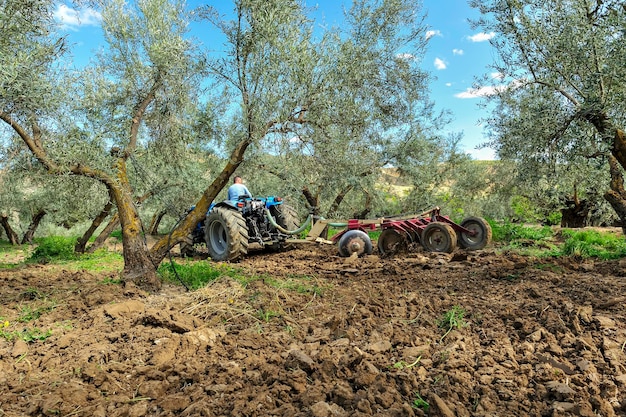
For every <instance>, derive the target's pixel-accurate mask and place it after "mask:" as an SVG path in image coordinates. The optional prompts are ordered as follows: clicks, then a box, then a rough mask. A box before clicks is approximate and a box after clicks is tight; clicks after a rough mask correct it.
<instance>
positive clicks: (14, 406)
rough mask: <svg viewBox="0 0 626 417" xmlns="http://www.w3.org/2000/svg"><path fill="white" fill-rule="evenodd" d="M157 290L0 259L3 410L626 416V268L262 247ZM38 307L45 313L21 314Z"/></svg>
mask: <svg viewBox="0 0 626 417" xmlns="http://www.w3.org/2000/svg"><path fill="white" fill-rule="evenodd" d="M236 266H237V267H238V268H242V269H243V270H244V271H246V273H247V274H250V275H252V276H253V277H254V278H253V279H251V280H250V282H249V283H247V285H242V284H240V283H239V282H237V281H235V280H232V279H230V278H226V277H224V278H220V279H217V280H216V281H215V282H214V283H213V284H211V285H209V286H208V287H206V288H205V289H202V290H198V291H194V292H187V291H185V289H184V288H183V287H182V286H176V285H172V284H166V285H165V286H164V287H163V289H162V290H161V292H160V293H158V294H147V293H145V292H143V291H141V290H139V289H137V288H135V287H133V286H132V285H123V284H120V283H116V282H115V281H114V278H115V276H111V275H110V274H109V275H107V274H94V273H89V272H68V271H63V270H60V269H59V267H56V268H53V267H51V266H36V265H30V266H23V267H20V268H18V269H3V270H0V317H2V319H3V320H5V322H4V324H2V323H0V326H6V327H4V329H5V331H7V329H15V328H16V326H18V327H19V326H23V327H24V328H25V329H27V331H28V329H31V331H32V328H38V329H40V330H41V332H42V333H44V334H45V332H49V333H48V335H49V337H47V338H45V340H33V341H32V342H28V343H27V342H25V341H23V340H15V339H13V340H7V338H0V390H1V391H0V393H1V395H0V416H41V415H49V416H89V417H91V416H179V415H180V416H315V417H326V416H370V415H379V416H423V415H429V416H446V417H447V416H589V417H591V416H625V415H626V307H625V300H626V298H625V296H626V278H624V276H625V275H626V263H622V262H620V261H590V260H585V261H579V260H576V259H548V260H546V259H541V260H539V259H534V258H527V257H522V256H519V255H514V254H506V253H504V254H502V253H496V252H495V251H494V250H493V248H488V249H487V250H483V251H479V252H464V251H457V252H455V254H454V255H444V254H427V253H407V254H401V255H397V256H395V257H393V258H386V259H381V258H380V257H379V256H377V255H376V254H374V255H370V256H366V257H363V258H340V257H338V256H337V255H336V253H335V248H333V247H330V246H313V245H312V246H303V247H299V248H296V249H294V250H291V251H287V252H281V253H273V254H257V255H253V256H250V257H248V258H246V259H244V260H243V261H241V262H240V263H238V264H237V265H236ZM25 312H26V313H27V312H32V313H33V314H34V316H33V317H32V318H31V320H30V321H28V322H23V323H20V324H17V322H16V321H17V320H18V319H19V318H20V317H24V314H25Z"/></svg>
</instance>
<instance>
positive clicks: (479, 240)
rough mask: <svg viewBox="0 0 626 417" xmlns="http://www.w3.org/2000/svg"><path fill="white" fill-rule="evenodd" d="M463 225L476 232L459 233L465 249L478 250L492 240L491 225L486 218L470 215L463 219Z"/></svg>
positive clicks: (461, 244)
mask: <svg viewBox="0 0 626 417" xmlns="http://www.w3.org/2000/svg"><path fill="white" fill-rule="evenodd" d="M461 226H462V227H464V228H466V229H468V230H469V231H471V232H473V233H474V234H473V235H469V234H467V233H460V234H459V246H461V247H462V248H463V249H469V250H478V249H482V248H484V247H485V246H487V244H489V242H491V226H489V223H487V221H486V220H485V219H483V218H480V217H468V218H466V219H465V220H463V222H462V223H461Z"/></svg>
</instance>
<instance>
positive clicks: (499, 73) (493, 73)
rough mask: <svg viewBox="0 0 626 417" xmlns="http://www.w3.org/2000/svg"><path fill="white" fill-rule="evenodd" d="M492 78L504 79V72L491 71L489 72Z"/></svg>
mask: <svg viewBox="0 0 626 417" xmlns="http://www.w3.org/2000/svg"><path fill="white" fill-rule="evenodd" d="M491 79H492V80H504V74H502V73H501V72H492V73H491Z"/></svg>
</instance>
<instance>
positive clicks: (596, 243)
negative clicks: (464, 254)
mask: <svg viewBox="0 0 626 417" xmlns="http://www.w3.org/2000/svg"><path fill="white" fill-rule="evenodd" d="M489 223H490V225H491V228H492V233H493V240H494V242H497V243H499V244H500V245H501V246H500V249H501V250H508V251H512V252H516V253H519V254H522V255H529V256H536V257H540V258H541V257H559V256H575V257H579V258H598V259H603V260H607V259H619V258H622V257H624V256H626V239H625V238H624V236H621V235H620V236H617V235H616V234H614V233H611V232H600V231H597V230H582V229H563V230H561V231H560V234H555V232H554V230H553V229H552V228H551V227H549V226H543V227H540V226H525V225H520V224H513V223H510V222H504V223H497V222H493V221H490V222H489Z"/></svg>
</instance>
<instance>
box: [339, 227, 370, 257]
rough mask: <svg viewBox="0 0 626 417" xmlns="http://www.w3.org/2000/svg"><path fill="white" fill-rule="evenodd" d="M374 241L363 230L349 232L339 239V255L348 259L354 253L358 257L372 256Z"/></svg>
mask: <svg viewBox="0 0 626 417" xmlns="http://www.w3.org/2000/svg"><path fill="white" fill-rule="evenodd" d="M372 250H373V248H372V240H371V239H370V237H369V236H368V234H367V233H365V232H363V231H361V230H348V231H347V232H346V233H344V234H343V236H341V238H340V239H339V255H341V256H343V257H348V256H350V255H352V254H353V253H356V254H357V255H358V256H361V255H363V254H366V255H371V254H372Z"/></svg>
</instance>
